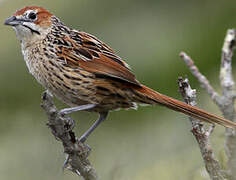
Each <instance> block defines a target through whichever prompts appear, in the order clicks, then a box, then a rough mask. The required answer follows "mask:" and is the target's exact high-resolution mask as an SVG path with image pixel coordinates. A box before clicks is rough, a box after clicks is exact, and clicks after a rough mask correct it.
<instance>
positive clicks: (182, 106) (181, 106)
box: [137, 86, 236, 128]
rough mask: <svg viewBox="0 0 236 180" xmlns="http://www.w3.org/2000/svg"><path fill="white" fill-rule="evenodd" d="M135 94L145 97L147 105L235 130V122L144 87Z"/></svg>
mask: <svg viewBox="0 0 236 180" xmlns="http://www.w3.org/2000/svg"><path fill="white" fill-rule="evenodd" d="M137 92H138V93H139V97H140V95H142V96H144V97H145V100H144V101H145V102H146V103H147V104H160V105H162V106H166V107H168V108H170V109H173V110H174V111H178V112H181V113H184V114H186V115H189V116H191V117H194V118H196V119H199V120H202V121H205V122H208V123H217V124H220V125H222V126H225V127H228V128H236V123H235V122H232V121H229V120H227V119H224V118H222V117H219V116H216V115H213V114H211V113H208V112H206V111H204V110H202V109H199V108H197V107H195V106H191V105H188V104H186V103H184V102H182V101H179V100H176V99H173V98H171V97H168V96H165V95H163V94H160V93H158V92H156V91H154V90H152V89H150V88H148V87H146V86H142V88H140V89H137ZM142 101H143V100H142Z"/></svg>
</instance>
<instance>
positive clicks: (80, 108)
mask: <svg viewBox="0 0 236 180" xmlns="http://www.w3.org/2000/svg"><path fill="white" fill-rule="evenodd" d="M95 106H96V104H86V105H82V106H76V107H72V108H65V109H62V110H60V111H59V114H61V115H66V114H70V113H73V112H76V111H83V110H88V109H92V108H94V107H95Z"/></svg>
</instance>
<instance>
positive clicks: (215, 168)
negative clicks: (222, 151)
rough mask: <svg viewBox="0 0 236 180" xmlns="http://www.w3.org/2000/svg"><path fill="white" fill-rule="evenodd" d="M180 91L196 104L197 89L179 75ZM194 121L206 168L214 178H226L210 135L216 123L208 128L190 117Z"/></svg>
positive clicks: (187, 99) (195, 134) (213, 179)
mask: <svg viewBox="0 0 236 180" xmlns="http://www.w3.org/2000/svg"><path fill="white" fill-rule="evenodd" d="M178 85H179V91H180V93H181V95H182V97H183V99H184V101H185V102H186V103H187V104H190V105H192V106H196V104H197V103H196V90H195V89H191V86H190V84H189V81H188V79H183V78H182V77H179V79H178ZM189 120H190V122H191V123H192V133H193V135H194V137H195V139H196V140H197V142H198V145H199V148H200V151H201V154H202V157H203V160H204V163H205V167H206V170H207V172H208V174H209V176H210V178H211V179H212V180H224V179H225V174H224V172H223V171H222V170H221V167H220V164H219V162H218V160H217V159H216V158H215V155H214V152H213V150H212V148H211V144H210V135H211V133H212V132H213V130H214V125H211V126H210V127H209V129H208V130H206V129H205V128H204V126H203V123H202V122H201V121H199V120H197V119H195V118H192V117H189Z"/></svg>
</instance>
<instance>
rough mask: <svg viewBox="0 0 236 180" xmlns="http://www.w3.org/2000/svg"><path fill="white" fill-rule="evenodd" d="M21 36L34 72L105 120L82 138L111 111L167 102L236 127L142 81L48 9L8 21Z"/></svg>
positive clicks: (77, 106) (29, 10) (27, 10)
mask: <svg viewBox="0 0 236 180" xmlns="http://www.w3.org/2000/svg"><path fill="white" fill-rule="evenodd" d="M4 24H5V25H9V26H12V27H13V29H14V30H15V32H16V36H17V38H18V39H19V40H20V44H21V50H22V54H23V56H24V60H25V62H26V65H27V67H28V70H29V72H30V73H31V74H32V75H33V76H34V77H35V79H36V80H37V81H38V82H39V83H40V84H41V85H42V86H43V87H44V88H45V89H47V90H48V91H49V92H50V93H51V94H52V95H54V96H55V97H56V98H58V99H59V100H61V101H62V102H64V103H65V104H67V105H68V106H69V108H65V109H62V110H61V111H60V113H61V114H63V115H65V114H69V113H72V112H75V111H88V112H96V113H98V114H99V118H98V119H97V120H96V121H95V123H94V124H93V125H92V126H91V127H90V128H89V129H88V130H87V131H86V132H85V133H84V134H83V135H82V136H81V138H80V139H79V140H80V141H81V142H85V140H86V139H87V138H88V136H89V135H90V134H91V133H92V132H93V131H94V130H95V128H96V127H97V126H98V125H99V124H100V123H101V122H103V121H104V120H105V119H106V118H107V115H108V113H109V112H110V111H113V110H117V109H130V108H136V107H137V104H147V105H161V106H164V107H167V108H169V109H171V110H174V111H177V112H181V113H183V114H186V115H188V116H191V117H194V118H197V119H199V120H201V121H204V122H208V123H213V124H215V123H217V124H220V125H223V126H225V127H227V128H235V127H236V123H235V122H232V121H229V120H227V119H224V118H222V117H219V116H216V115H213V114H211V113H209V112H207V111H204V110H202V109H199V108H197V107H195V106H191V105H188V104H186V103H184V102H182V101H179V100H176V99H174V98H171V97H169V96H166V95H164V94H161V93H159V92H157V91H155V90H153V89H151V88H149V87H147V86H145V85H143V84H141V83H140V82H139V81H138V80H137V79H136V77H135V75H134V73H133V72H132V71H131V69H130V67H129V65H128V64H127V63H126V62H125V61H124V60H123V59H121V58H120V57H119V56H118V55H117V54H116V53H115V51H114V50H113V49H112V48H110V47H109V46H108V45H106V44H105V43H104V42H102V41H101V40H99V39H98V38H97V37H95V36H93V35H91V34H89V33H86V32H83V31H80V30H75V29H72V28H70V27H68V26H66V25H65V24H64V23H63V22H62V21H61V20H60V19H59V18H57V17H56V16H55V15H53V14H52V13H51V12H49V11H48V10H46V9H45V8H43V7H39V6H26V7H24V8H22V9H19V10H17V11H16V12H15V13H14V14H13V15H12V16H11V17H9V18H7V19H6V20H5V23H4Z"/></svg>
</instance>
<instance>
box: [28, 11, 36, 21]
mask: <svg viewBox="0 0 236 180" xmlns="http://www.w3.org/2000/svg"><path fill="white" fill-rule="evenodd" d="M28 18H29V19H31V20H35V19H36V18H37V15H36V13H35V12H31V13H29V15H28Z"/></svg>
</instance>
